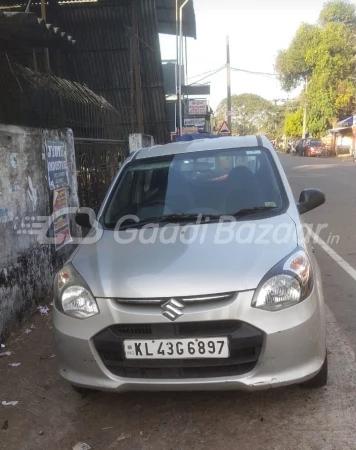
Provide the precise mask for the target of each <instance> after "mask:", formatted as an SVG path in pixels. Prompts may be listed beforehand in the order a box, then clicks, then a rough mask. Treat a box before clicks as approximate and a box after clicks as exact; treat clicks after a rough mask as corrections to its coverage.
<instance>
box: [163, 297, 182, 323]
mask: <svg viewBox="0 0 356 450" xmlns="http://www.w3.org/2000/svg"><path fill="white" fill-rule="evenodd" d="M162 309H163V313H162V314H163V315H164V317H167V319H169V320H171V321H172V322H174V321H175V320H176V319H178V317H180V316H182V315H183V312H182V310H183V309H184V305H183V304H182V303H179V301H178V300H175V299H174V298H171V299H170V300H168V302H166V303H164V304H163V305H162Z"/></svg>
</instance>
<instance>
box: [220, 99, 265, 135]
mask: <svg viewBox="0 0 356 450" xmlns="http://www.w3.org/2000/svg"><path fill="white" fill-rule="evenodd" d="M272 108H273V104H272V103H271V102H269V101H268V100H266V99H264V98H262V97H260V96H258V95H255V94H241V95H233V96H232V98H231V110H232V118H231V121H232V132H233V134H238V135H240V136H245V135H248V134H255V133H261V132H262V130H263V128H264V126H265V123H266V118H267V117H268V114H269V112H270V111H271V110H272ZM226 111H227V99H226V98H225V99H224V100H222V101H221V102H220V104H219V106H218V107H217V111H216V116H217V119H218V120H219V121H221V120H225V119H226Z"/></svg>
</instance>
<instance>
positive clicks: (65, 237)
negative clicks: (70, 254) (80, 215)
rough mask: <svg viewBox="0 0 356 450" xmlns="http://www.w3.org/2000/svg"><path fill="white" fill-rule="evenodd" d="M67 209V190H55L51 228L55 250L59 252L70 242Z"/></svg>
mask: <svg viewBox="0 0 356 450" xmlns="http://www.w3.org/2000/svg"><path fill="white" fill-rule="evenodd" d="M67 208H68V201H67V189H66V188H61V189H56V190H55V191H54V192H53V213H54V214H55V217H56V218H55V219H54V222H53V228H54V239H55V247H56V250H60V249H61V248H62V247H64V246H65V245H66V244H69V243H70V242H72V236H71V234H70V227H69V217H68V214H67ZM61 210H63V214H62V213H61ZM56 213H57V214H58V215H57V214H56Z"/></svg>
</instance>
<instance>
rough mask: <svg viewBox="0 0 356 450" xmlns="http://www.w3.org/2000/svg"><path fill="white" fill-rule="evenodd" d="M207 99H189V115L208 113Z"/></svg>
mask: <svg viewBox="0 0 356 450" xmlns="http://www.w3.org/2000/svg"><path fill="white" fill-rule="evenodd" d="M207 104H208V102H207V100H189V107H188V111H189V115H190V116H203V115H205V114H206V108H207Z"/></svg>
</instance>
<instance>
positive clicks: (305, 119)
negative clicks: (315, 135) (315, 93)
mask: <svg viewBox="0 0 356 450" xmlns="http://www.w3.org/2000/svg"><path fill="white" fill-rule="evenodd" d="M308 84H309V83H308V77H305V98H304V110H303V133H302V137H303V139H305V138H306V134H307V115H308V104H307V94H308Z"/></svg>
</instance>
